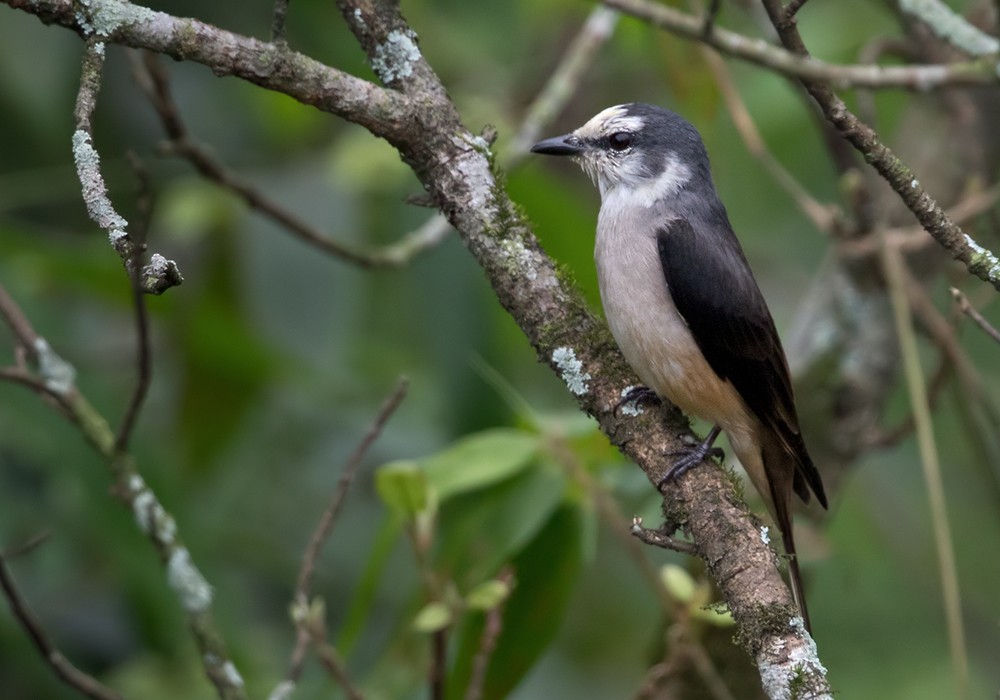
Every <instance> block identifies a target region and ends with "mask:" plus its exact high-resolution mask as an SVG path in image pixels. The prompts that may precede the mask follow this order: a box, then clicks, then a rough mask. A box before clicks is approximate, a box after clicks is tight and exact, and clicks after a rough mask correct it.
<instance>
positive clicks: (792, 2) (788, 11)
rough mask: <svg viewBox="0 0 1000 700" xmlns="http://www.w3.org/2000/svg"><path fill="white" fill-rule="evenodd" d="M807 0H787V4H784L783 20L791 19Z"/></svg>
mask: <svg viewBox="0 0 1000 700" xmlns="http://www.w3.org/2000/svg"><path fill="white" fill-rule="evenodd" d="M807 2H809V0H789V1H788V4H787V5H785V21H786V22H788V21H791V19H792V18H793V17H795V15H797V14H798V13H799V10H801V9H802V6H803V5H805V4H806V3H807Z"/></svg>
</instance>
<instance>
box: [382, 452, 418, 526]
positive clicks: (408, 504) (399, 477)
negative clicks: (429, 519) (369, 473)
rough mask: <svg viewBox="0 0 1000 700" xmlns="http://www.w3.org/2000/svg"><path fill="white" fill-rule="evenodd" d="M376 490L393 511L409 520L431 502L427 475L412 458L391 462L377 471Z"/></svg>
mask: <svg viewBox="0 0 1000 700" xmlns="http://www.w3.org/2000/svg"><path fill="white" fill-rule="evenodd" d="M375 490H376V491H377V492H378V495H379V497H380V498H381V499H382V502H383V503H385V504H386V506H388V507H389V509H390V510H391V511H392V512H393V513H395V514H396V515H397V516H399V517H401V518H403V519H405V520H408V521H409V520H413V519H414V518H416V517H417V515H418V514H419V513H422V512H423V511H424V510H425V509H426V508H427V504H428V502H429V496H428V492H427V475H426V474H425V473H424V471H423V470H421V469H420V466H419V465H418V464H417V463H416V462H414V461H411V460H401V461H398V462H390V463H389V464H386V465H385V466H383V467H381V468H380V469H379V470H378V471H376V472H375Z"/></svg>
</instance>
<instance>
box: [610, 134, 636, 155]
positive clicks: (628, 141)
mask: <svg viewBox="0 0 1000 700" xmlns="http://www.w3.org/2000/svg"><path fill="white" fill-rule="evenodd" d="M633 138H634V137H633V135H632V134H630V133H629V132H627V131H616V132H615V133H613V134H611V135H610V136H608V145H609V146H610V147H611V148H612V149H613V150H615V151H624V150H626V149H627V148H629V147H630V146H631V145H632V141H633Z"/></svg>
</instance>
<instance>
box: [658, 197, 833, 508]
mask: <svg viewBox="0 0 1000 700" xmlns="http://www.w3.org/2000/svg"><path fill="white" fill-rule="evenodd" d="M657 249H658V250H659V254H660V263H661V265H662V266H663V274H664V277H665V278H666V282H667V287H668V289H669V290H670V296H671V298H672V299H673V301H674V305H675V306H676V307H677V310H678V311H679V312H680V314H681V316H683V317H684V320H685V321H686V322H687V325H688V328H689V329H690V330H691V335H692V336H694V339H695V342H697V343H698V347H699V348H700V349H701V352H702V353H703V354H704V355H705V359H706V360H708V364H709V365H710V366H711V367H712V369H713V370H715V373H716V374H718V375H719V377H721V378H722V379H728V380H729V381H730V382H731V383H732V384H733V386H734V387H735V388H736V391H737V392H739V394H740V396H741V397H742V398H743V401H744V402H746V405H747V407H748V408H749V409H750V410H751V411H752V412H753V413H754V415H756V416H757V418H758V419H759V420H760V421H761V422H762V423H763V424H764V425H765V426H767V427H768V428H770V429H771V430H772V431H774V433H775V434H776V435H777V436H778V438H779V439H780V440H781V441H782V442H783V443H785V444H786V445H787V446H788V449H789V450H790V451H791V452H792V453H793V454H794V455H795V456H796V458H797V461H798V462H799V468H798V469H797V470H796V473H795V483H794V487H795V491H796V493H798V494H799V495H800V496H801V497H802V499H803V500H805V501H808V500H809V490H808V488H807V486H806V483H808V485H809V487H812V490H813V491H814V492H815V493H816V497H817V498H818V499H819V501H820V503H822V504H823V506H824V507H825V506H826V495H825V494H824V491H823V483H822V481H821V480H820V476H819V472H818V471H817V470H816V467H815V466H814V465H813V463H812V460H811V459H810V458H809V454H808V452H807V451H806V447H805V443H804V442H803V440H802V435H801V433H800V431H799V422H798V417H797V415H796V412H795V404H794V399H793V395H792V382H791V379H790V377H789V373H788V364H787V362H786V360H785V353H784V350H783V349H782V347H781V341H780V340H779V338H778V331H777V329H776V328H775V327H774V320H773V319H772V318H771V313H770V312H769V311H768V309H767V304H766V303H765V301H764V296H763V295H762V294H761V292H760V288H759V287H758V286H757V281H756V280H755V279H754V277H753V273H752V272H751V271H750V266H749V264H748V263H747V261H746V257H744V255H743V251H742V249H741V248H740V245H739V242H738V241H737V240H736V234H734V233H733V231H732V229H731V228H730V226H729V222H728V221H727V220H726V219H725V215H724V214H723V215H722V216H721V217H720V219H719V220H717V221H716V222H713V223H712V224H707V225H706V226H705V229H704V230H695V229H694V228H693V227H692V225H691V223H690V221H688V220H687V219H675V220H673V221H671V222H670V223H669V224H667V225H666V226H664V227H663V228H662V229H660V230H659V231H658V232H657ZM706 251H710V254H706Z"/></svg>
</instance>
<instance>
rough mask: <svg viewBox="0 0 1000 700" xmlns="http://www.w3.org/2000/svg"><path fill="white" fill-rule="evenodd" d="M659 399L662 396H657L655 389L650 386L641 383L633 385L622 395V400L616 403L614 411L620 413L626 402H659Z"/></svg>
mask: <svg viewBox="0 0 1000 700" xmlns="http://www.w3.org/2000/svg"><path fill="white" fill-rule="evenodd" d="M659 400H660V397H659V396H657V394H656V392H655V391H653V390H652V389H650V388H649V387H648V386H642V385H641V384H639V385H638V386H633V387H631V388H630V389H629V390H628V391H626V392H625V393H624V394H623V395H622V398H621V400H620V401H619V402H618V403H616V404H615V408H614V413H618V411H619V410H621V408H622V406H624V405H625V404H629V403H631V404H635V405H638V404H640V403H658V402H659Z"/></svg>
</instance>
